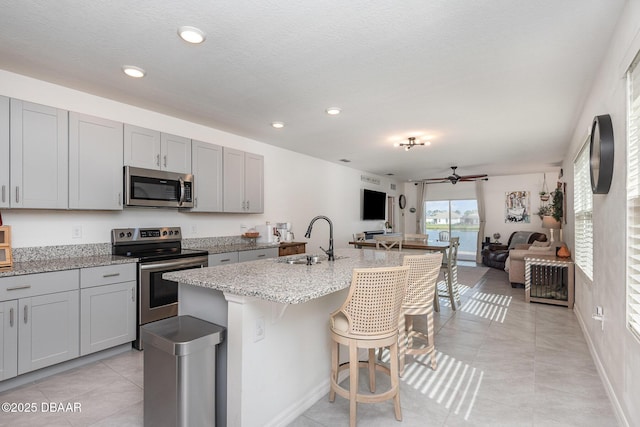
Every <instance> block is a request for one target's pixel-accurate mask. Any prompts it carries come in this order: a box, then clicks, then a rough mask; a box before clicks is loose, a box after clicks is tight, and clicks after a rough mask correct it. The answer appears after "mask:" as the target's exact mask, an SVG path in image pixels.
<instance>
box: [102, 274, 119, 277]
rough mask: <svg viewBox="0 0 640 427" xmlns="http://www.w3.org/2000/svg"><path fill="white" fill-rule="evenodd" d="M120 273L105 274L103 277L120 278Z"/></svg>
mask: <svg viewBox="0 0 640 427" xmlns="http://www.w3.org/2000/svg"><path fill="white" fill-rule="evenodd" d="M119 275H120V273H106V274H103V275H102V277H118V276H119Z"/></svg>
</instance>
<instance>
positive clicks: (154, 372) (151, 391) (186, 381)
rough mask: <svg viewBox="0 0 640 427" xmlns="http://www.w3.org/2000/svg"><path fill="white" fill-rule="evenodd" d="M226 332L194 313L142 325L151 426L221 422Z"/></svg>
mask: <svg viewBox="0 0 640 427" xmlns="http://www.w3.org/2000/svg"><path fill="white" fill-rule="evenodd" d="M224 333H225V328H224V327H222V326H219V325H216V324H214V323H210V322H206V321H204V320H201V319H198V318H195V317H192V316H177V317H170V318H168V319H164V320H159V321H157V322H153V323H149V324H147V325H144V326H143V327H142V340H143V341H144V345H145V347H144V425H145V426H154V427H156V426H171V427H173V426H178V427H187V426H214V425H215V420H216V410H215V407H216V405H215V401H216V396H215V394H216V349H217V345H218V344H220V343H221V342H222V341H223V340H224Z"/></svg>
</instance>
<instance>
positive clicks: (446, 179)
mask: <svg viewBox="0 0 640 427" xmlns="http://www.w3.org/2000/svg"><path fill="white" fill-rule="evenodd" d="M448 180H449V178H448V177H446V178H426V179H423V181H443V182H444V181H448Z"/></svg>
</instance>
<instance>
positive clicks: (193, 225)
mask: <svg viewBox="0 0 640 427" xmlns="http://www.w3.org/2000/svg"><path fill="white" fill-rule="evenodd" d="M191 234H198V226H197V225H195V224H192V225H191Z"/></svg>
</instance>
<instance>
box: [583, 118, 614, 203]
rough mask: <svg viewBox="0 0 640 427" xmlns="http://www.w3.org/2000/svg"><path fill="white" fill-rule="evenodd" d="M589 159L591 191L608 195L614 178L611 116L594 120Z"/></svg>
mask: <svg viewBox="0 0 640 427" xmlns="http://www.w3.org/2000/svg"><path fill="white" fill-rule="evenodd" d="M589 159H590V165H589V167H590V171H591V191H592V192H593V194H607V193H608V192H609V188H610V187H611V178H612V177H613V125H612V124H611V116H610V115H609V114H605V115H602V116H596V117H595V118H594V119H593V123H592V124H591V145H590V147H589Z"/></svg>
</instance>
